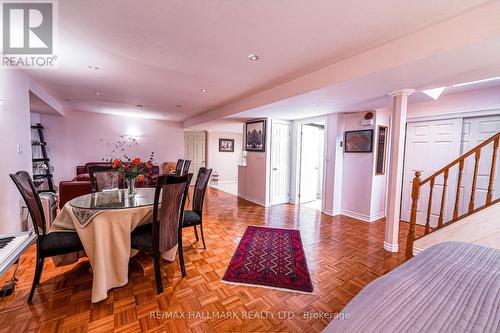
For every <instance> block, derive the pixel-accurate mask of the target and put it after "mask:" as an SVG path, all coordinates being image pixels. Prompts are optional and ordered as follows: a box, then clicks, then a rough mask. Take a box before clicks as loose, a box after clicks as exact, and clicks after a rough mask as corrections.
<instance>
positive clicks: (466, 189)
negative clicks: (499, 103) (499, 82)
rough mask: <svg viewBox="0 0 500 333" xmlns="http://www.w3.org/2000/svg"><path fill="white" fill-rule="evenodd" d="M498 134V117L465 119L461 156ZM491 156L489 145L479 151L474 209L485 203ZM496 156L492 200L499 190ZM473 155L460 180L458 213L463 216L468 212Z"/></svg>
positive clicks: (498, 170) (498, 169)
mask: <svg viewBox="0 0 500 333" xmlns="http://www.w3.org/2000/svg"><path fill="white" fill-rule="evenodd" d="M498 132H500V116H490V117H477V118H465V119H464V121H463V130H462V154H465V153H466V152H468V151H469V150H471V149H472V148H474V147H476V146H477V145H479V144H481V143H482V142H484V141H486V140H487V139H489V138H490V137H492V136H493V135H495V134H496V133H498ZM492 154H493V145H492V144H489V145H488V146H486V147H484V148H483V149H482V150H481V158H480V160H479V168H478V174H477V182H476V194H475V199H474V203H475V205H474V207H475V208H477V207H480V206H482V205H484V203H485V202H486V193H487V192H488V185H489V181H490V173H491V158H492ZM499 162H500V161H499V156H498V155H497V162H496V166H495V167H496V168H495V169H496V170H495V178H494V181H493V197H492V198H493V200H495V199H496V198H498V191H499V189H500V177H499V172H500V165H499ZM474 164H475V158H474V155H472V156H470V157H468V158H467V159H466V160H465V165H464V173H463V176H462V177H463V178H462V185H463V186H462V188H461V190H462V191H461V193H460V212H461V214H464V213H466V212H467V211H468V208H469V202H470V195H471V193H472V177H473V175H474Z"/></svg>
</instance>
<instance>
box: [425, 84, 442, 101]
mask: <svg viewBox="0 0 500 333" xmlns="http://www.w3.org/2000/svg"><path fill="white" fill-rule="evenodd" d="M445 89H446V87H439V88H433V89H425V90H422V92H423V93H424V94H426V95H427V96H429V97H430V98H432V99H434V100H437V99H438V98H439V96H441V94H442V93H443V91H444V90H445Z"/></svg>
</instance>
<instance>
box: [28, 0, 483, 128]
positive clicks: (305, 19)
mask: <svg viewBox="0 0 500 333" xmlns="http://www.w3.org/2000/svg"><path fill="white" fill-rule="evenodd" d="M487 2H490V1H484V0H462V1H457V0H440V1H434V0H421V1H401V0H378V1H369V2H368V1H366V0H351V1H332V0H294V1H290V0H273V1H268V0H253V1H245V2H243V1H232V0H211V1H206V0H197V1H181V0H178V1H164V0H150V1H148V5H147V6H145V5H144V3H143V2H141V1H133V0H108V1H98V0H85V1H83V0H72V1H59V2H58V7H59V15H58V29H57V31H58V44H57V45H56V51H55V52H56V54H57V56H58V68H57V69H54V70H29V72H30V74H31V75H33V76H34V77H35V79H36V80H37V81H39V82H41V83H42V84H43V85H44V86H45V87H46V88H47V90H49V91H50V92H51V93H52V94H53V95H54V96H55V97H56V98H57V99H58V100H59V101H60V102H61V103H62V104H63V106H64V107H65V108H68V109H76V110H82V111H91V112H102V113H115V114H128V115H139V116H143V117H149V118H157V119H165V120H172V121H183V120H185V119H187V118H189V117H192V116H194V115H198V114H200V113H203V112H205V111H208V110H212V109H214V108H216V107H220V106H223V105H225V104H228V103H231V102H234V101H236V100H239V99H241V98H244V97H246V96H250V95H253V94H255V93H257V92H259V91H263V90H266V89H269V88H272V87H274V86H276V85H279V84H282V83H284V82H287V81H289V80H291V79H293V78H296V77H298V76H301V75H304V74H307V73H309V72H311V71H314V70H317V69H319V68H322V67H324V66H326V65H328V64H331V63H334V62H337V61H339V60H341V59H345V58H348V57H350V56H353V55H356V54H359V53H361V52H363V51H366V50H369V49H371V48H374V47H377V46H379V45H382V44H384V43H387V42H390V41H392V40H395V39H398V38H400V37H403V36H405V35H408V34H410V33H412V32H414V31H417V30H420V29H423V28H426V27H428V26H431V25H434V24H436V23H439V22H441V21H443V20H446V19H449V18H451V17H454V16H456V15H458V14H460V13H463V12H465V11H468V10H471V9H472V8H474V7H476V6H479V5H482V4H485V3H487ZM249 54H258V55H259V56H260V60H259V61H250V60H248V58H247V57H248V55H249ZM90 65H92V66H98V67H99V70H94V69H89V68H88V66H90ZM376 82H378V81H376ZM345 84H347V85H348V84H349V82H347V83H345ZM334 88H335V87H334ZM348 88H349V87H348V86H346V87H343V88H342V87H340V88H339V87H336V88H335V89H341V90H342V89H348ZM201 89H207V92H206V93H203V92H202V91H201ZM96 92H99V93H102V94H100V95H96ZM331 92H332V91H323V92H320V94H325V93H328V94H329V93H331ZM374 95H375V94H374ZM347 98H348V97H347ZM310 102H311V100H309V102H308V103H310ZM335 102H336V101H335ZM342 103H343V102H342V101H340V102H339V105H342ZM137 104H141V105H143V107H142V108H137V107H136V105H137ZM320 104H321V103H320ZM359 107H362V105H360V106H359ZM330 109H331V105H330Z"/></svg>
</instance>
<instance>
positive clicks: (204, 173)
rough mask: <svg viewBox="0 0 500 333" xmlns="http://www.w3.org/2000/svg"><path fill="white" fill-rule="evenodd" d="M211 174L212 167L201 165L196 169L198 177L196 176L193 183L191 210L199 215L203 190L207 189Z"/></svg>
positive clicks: (201, 208)
mask: <svg viewBox="0 0 500 333" xmlns="http://www.w3.org/2000/svg"><path fill="white" fill-rule="evenodd" d="M211 174H212V169H207V168H204V167H201V168H200V170H199V171H198V177H197V178H196V183H195V185H194V193H193V212H195V213H196V214H198V215H199V216H200V217H201V214H202V211H203V201H204V199H205V192H206V190H207V186H208V181H209V180H210V175H211Z"/></svg>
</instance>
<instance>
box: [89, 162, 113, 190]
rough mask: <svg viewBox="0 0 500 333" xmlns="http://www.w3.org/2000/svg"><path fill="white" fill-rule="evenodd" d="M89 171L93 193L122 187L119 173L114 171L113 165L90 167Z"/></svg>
mask: <svg viewBox="0 0 500 333" xmlns="http://www.w3.org/2000/svg"><path fill="white" fill-rule="evenodd" d="M88 170H89V178H90V188H91V190H92V193H95V192H98V191H103V190H110V189H118V188H119V187H121V186H120V184H119V177H118V173H117V172H115V171H114V170H113V167H111V165H110V166H105V165H93V166H89V167H88Z"/></svg>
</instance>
